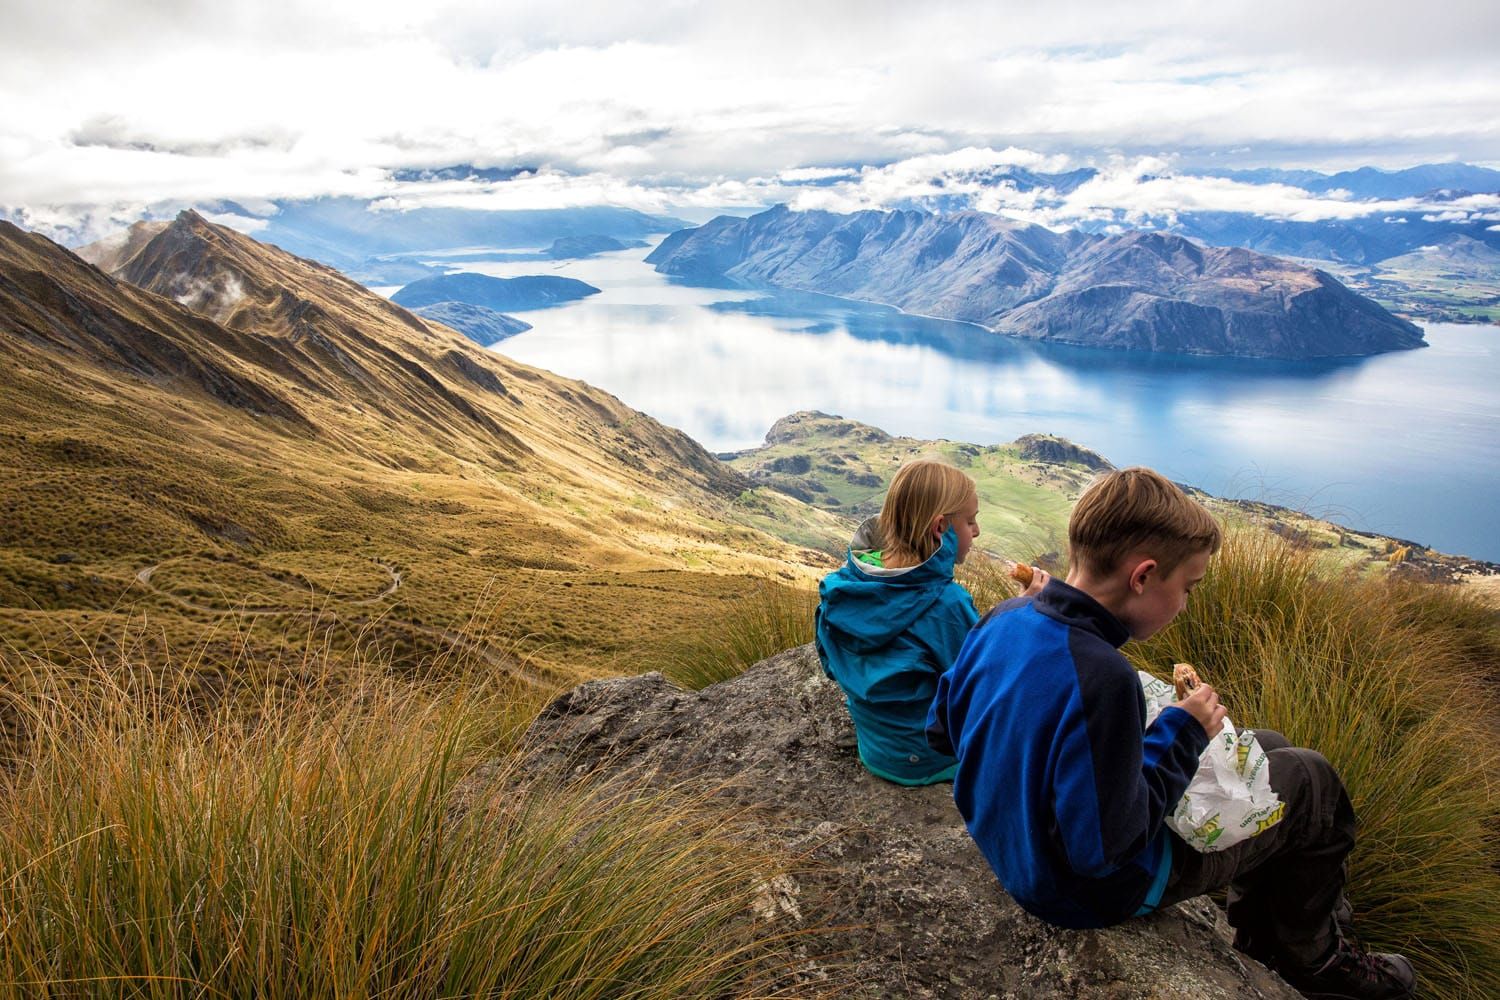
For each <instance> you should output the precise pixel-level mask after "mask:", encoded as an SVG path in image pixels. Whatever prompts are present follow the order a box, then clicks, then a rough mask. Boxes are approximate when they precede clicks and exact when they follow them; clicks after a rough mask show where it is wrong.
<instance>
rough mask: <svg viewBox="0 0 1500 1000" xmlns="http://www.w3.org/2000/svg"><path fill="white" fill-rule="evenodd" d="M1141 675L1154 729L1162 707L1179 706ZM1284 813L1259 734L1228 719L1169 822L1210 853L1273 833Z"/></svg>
mask: <svg viewBox="0 0 1500 1000" xmlns="http://www.w3.org/2000/svg"><path fill="white" fill-rule="evenodd" d="M1138 673H1139V674H1140V678H1141V692H1142V693H1143V694H1144V695H1145V696H1146V725H1148V726H1149V725H1150V724H1151V723H1152V721H1153V720H1154V719H1155V718H1156V716H1157V715H1158V714H1159V713H1160V712H1161V710H1162V709H1163V708H1166V707H1167V706H1168V705H1171V704H1175V703H1176V701H1177V698H1176V690H1175V689H1174V688H1173V687H1172V685H1171V684H1168V683H1167V682H1166V681H1163V680H1161V679H1159V678H1156V677H1153V676H1151V675H1150V674H1148V673H1146V672H1145V671H1144V670H1142V671H1138ZM1285 809H1286V806H1285V805H1284V804H1283V803H1282V801H1281V799H1280V798H1278V797H1277V795H1276V793H1275V792H1273V791H1272V790H1271V769H1270V762H1269V761H1268V760H1267V759H1266V752H1265V751H1264V750H1262V749H1261V746H1260V743H1259V742H1258V741H1257V740H1256V739H1255V731H1254V730H1252V729H1247V730H1246V731H1245V732H1243V733H1238V732H1236V731H1235V728H1234V726H1233V725H1232V724H1231V723H1230V721H1229V720H1228V719H1227V718H1226V719H1225V720H1224V728H1223V729H1221V730H1220V731H1219V735H1218V736H1215V737H1214V738H1213V740H1212V741H1210V742H1209V744H1208V749H1207V750H1205V751H1203V756H1202V757H1201V758H1200V759H1199V762H1198V773H1197V774H1195V775H1193V780H1192V781H1190V782H1189V783H1188V787H1187V792H1185V793H1184V794H1183V796H1182V800H1181V801H1180V802H1178V803H1177V808H1176V809H1174V810H1173V811H1172V815H1171V816H1170V817H1168V819H1167V823H1168V824H1170V825H1171V827H1172V830H1173V831H1174V832H1175V833H1176V834H1177V836H1179V837H1181V838H1182V839H1183V840H1185V841H1187V842H1188V844H1189V845H1190V846H1191V847H1192V848H1193V849H1194V850H1197V851H1200V852H1203V853H1205V854H1206V853H1208V852H1210V851H1222V850H1224V848H1226V847H1230V846H1233V845H1234V844H1238V843H1240V842H1241V841H1245V840H1249V839H1250V838H1251V837H1253V836H1255V835H1256V834H1258V833H1261V832H1262V831H1264V830H1268V829H1270V828H1271V827H1273V826H1275V825H1276V824H1277V823H1279V822H1281V816H1282V813H1283V812H1284V811H1285Z"/></svg>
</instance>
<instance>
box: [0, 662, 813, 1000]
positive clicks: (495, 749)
mask: <svg viewBox="0 0 1500 1000" xmlns="http://www.w3.org/2000/svg"><path fill="white" fill-rule="evenodd" d="M0 659H3V660H7V661H8V662H6V663H4V664H3V666H4V668H5V672H6V675H7V676H9V677H12V678H17V677H27V678H29V681H30V683H29V684H28V685H25V687H24V692H22V691H21V688H20V687H17V688H12V689H11V691H12V693H11V694H10V696H9V697H8V699H7V703H6V704H5V705H4V706H3V711H4V712H5V713H6V714H7V715H9V716H11V717H12V719H13V720H19V723H20V724H19V725H18V726H16V727H13V728H14V729H15V730H16V731H18V732H19V733H20V737H19V738H16V739H13V740H12V741H11V743H10V751H9V756H8V757H7V759H6V760H4V761H3V762H0V831H3V836H0V996H14V997H22V996H25V997H35V996H57V997H63V996H66V997H78V996H98V997H105V996H110V997H115V996H122V995H129V996H151V997H187V996H193V997H212V996H259V997H287V998H292V997H298V998H309V997H335V996H337V997H372V996H382V997H434V996H495V997H517V998H519V997H536V998H543V997H548V998H554V997H555V998H590V997H597V998H617V997H640V998H647V997H663V998H665V997H696V996H703V997H708V996H713V997H721V996H739V995H749V994H754V993H756V991H757V990H760V989H762V988H763V987H765V986H766V983H767V981H768V979H769V977H770V976H771V974H772V972H771V970H772V968H773V966H774V965H775V964H776V960H774V959H773V958H772V957H771V956H772V955H773V953H774V951H775V949H774V947H772V946H771V945H769V944H768V943H767V940H768V938H769V936H770V935H771V932H770V931H767V930H766V928H765V927H764V926H759V925H754V924H752V923H751V922H750V920H749V918H748V917H746V914H747V913H748V912H750V908H751V903H752V902H753V900H754V899H755V898H756V896H757V893H758V892H759V891H760V889H761V887H763V886H764V885H765V884H767V883H768V882H769V881H770V880H772V879H774V878H776V877H777V876H778V875H779V874H781V873H782V872H784V871H785V868H784V867H782V864H781V861H780V860H779V859H778V858H776V857H774V856H772V855H770V854H768V853H766V852H764V851H760V850H756V849H754V848H752V847H749V846H748V845H747V844H746V843H744V842H743V841H742V839H741V838H738V837H736V836H735V835H734V834H733V833H732V830H733V824H732V823H730V824H726V823H725V817H724V815H723V813H722V812H721V811H719V810H717V809H715V808H711V804H710V803H709V802H708V801H707V795H706V794H701V793H700V794H689V793H686V792H683V791H681V790H673V789H666V790H662V789H660V788H657V787H654V786H648V785H647V783H646V782H645V781H644V780H643V779H642V780H632V779H626V780H623V781H616V782H614V783H612V784H611V785H608V786H605V785H601V784H597V783H594V784H590V783H587V782H580V783H576V784H571V785H565V786H564V785H558V784H555V783H554V784H548V785H544V786H528V785H527V784H526V782H525V781H523V780H521V778H520V776H519V773H518V772H517V771H516V769H515V766H514V765H515V763H516V762H517V761H518V760H519V751H518V749H517V746H516V741H517V737H518V734H519V733H520V730H521V728H522V726H523V725H524V721H525V720H527V719H529V718H530V717H531V716H532V715H533V714H534V712H535V709H536V705H535V704H534V703H530V702H526V701H524V700H520V701H518V700H517V699H516V698H515V697H514V696H513V694H511V693H508V692H507V686H506V685H505V684H495V685H489V686H486V685H484V684H476V683H453V682H444V683H436V682H434V683H421V682H417V681H412V680H403V679H400V678H396V677H393V676H392V675H390V674H389V673H388V672H386V671H384V670H383V669H381V668H380V667H379V665H378V664H377V665H375V666H374V667H372V668H371V669H368V670H361V669H359V665H357V664H356V665H348V664H346V665H345V666H344V669H343V670H342V671H341V672H340V674H339V680H338V684H339V688H338V695H339V696H338V697H336V698H334V697H325V696H323V695H328V694H330V693H331V692H329V691H324V692H314V693H309V692H307V691H302V692H297V691H286V690H283V689H270V688H268V689H266V690H264V691H263V692H262V696H261V698H260V700H259V702H258V706H257V710H256V711H252V712H246V711H244V706H243V702H242V701H240V702H237V703H233V704H232V703H231V702H229V701H225V702H222V703H221V706H220V707H221V709H222V710H216V709H209V710H206V711H205V710H201V709H195V708H194V707H193V706H192V705H190V704H189V703H187V702H185V701H182V700H180V699H176V698H174V697H171V696H167V695H162V694H161V692H173V691H176V690H178V689H179V685H175V684H174V683H172V682H171V681H170V680H163V679H160V678H151V677H148V676H147V675H149V673H150V670H149V669H148V668H147V667H146V666H143V665H139V664H138V665H137V671H136V673H135V675H134V677H133V678H130V679H125V680H121V676H122V675H121V673H120V671H119V670H118V668H114V667H112V668H110V669H106V668H105V667H104V666H103V665H101V664H95V665H94V666H95V668H96V669H94V670H92V671H89V670H87V669H86V666H84V665H75V667H74V668H73V669H72V670H71V671H69V672H67V674H66V675H64V676H63V677H62V680H61V682H60V683H57V684H52V683H50V681H49V678H53V677H55V676H57V675H54V674H48V673H46V671H48V670H55V668H54V667H53V665H52V664H49V663H46V662H45V661H42V660H39V659H38V660H33V661H31V662H28V663H26V664H20V663H16V662H14V661H15V654H14V653H0ZM473 667H474V670H472V671H471V674H477V673H480V672H482V667H483V665H482V664H474V665H473ZM59 673H60V672H59ZM80 677H86V679H87V681H88V683H87V684H86V685H83V686H80V685H79V684H78V683H77V681H78V679H79V678H80ZM12 735H13V736H14V735H15V733H14V732H13V734H12Z"/></svg>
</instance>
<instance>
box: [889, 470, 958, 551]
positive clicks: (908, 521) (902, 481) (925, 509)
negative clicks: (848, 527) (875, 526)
mask: <svg viewBox="0 0 1500 1000" xmlns="http://www.w3.org/2000/svg"><path fill="white" fill-rule="evenodd" d="M978 497H979V491H978V489H977V488H976V487H975V486H974V480H972V479H970V478H969V477H968V476H966V475H964V474H963V473H962V472H959V471H958V470H957V469H955V468H954V467H953V466H951V465H948V464H946V463H943V462H938V461H935V460H933V459H919V460H917V461H915V462H908V463H907V464H906V465H903V466H902V467H901V469H900V471H899V472H897V473H896V478H895V479H893V480H891V488H890V491H889V492H888V493H886V496H885V506H883V507H881V508H880V539H881V547H882V549H883V550H884V556H885V562H886V565H897V566H900V565H911V566H915V565H917V564H918V563H922V562H926V561H927V558H928V557H929V556H931V555H932V554H933V553H934V552H936V551H937V549H938V546H939V545H940V544H941V542H940V541H939V540H938V539H936V538H934V537H933V536H932V533H931V531H930V530H929V529H930V528H931V527H932V519H933V518H935V517H951V516H952V515H954V514H957V513H958V512H959V511H960V510H962V509H963V508H964V505H965V504H967V503H969V502H970V501H971V500H977V499H978Z"/></svg>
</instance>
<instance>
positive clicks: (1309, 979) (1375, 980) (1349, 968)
mask: <svg viewBox="0 0 1500 1000" xmlns="http://www.w3.org/2000/svg"><path fill="white" fill-rule="evenodd" d="M1278 971H1279V972H1280V973H1281V975H1282V978H1284V979H1285V980H1286V981H1287V982H1288V983H1290V984H1291V985H1292V986H1293V987H1294V988H1295V989H1296V990H1297V991H1298V992H1299V993H1301V994H1302V995H1303V996H1304V997H1307V1000H1407V998H1408V997H1410V996H1411V995H1412V991H1413V990H1414V989H1415V988H1416V985H1417V976H1416V973H1414V972H1413V971H1412V967H1411V963H1410V962H1408V961H1407V960H1406V959H1405V958H1403V957H1402V956H1400V955H1388V954H1382V953H1377V952H1370V951H1363V950H1361V949H1359V948H1356V947H1355V946H1354V945H1352V944H1350V943H1349V942H1348V941H1342V940H1341V941H1339V943H1338V945H1337V946H1336V947H1335V948H1334V950H1333V955H1332V956H1330V957H1329V959H1328V961H1326V962H1324V963H1323V964H1322V965H1321V966H1319V967H1318V968H1317V969H1315V970H1310V971H1302V972H1298V971H1295V970H1293V969H1287V968H1282V969H1279V970H1278Z"/></svg>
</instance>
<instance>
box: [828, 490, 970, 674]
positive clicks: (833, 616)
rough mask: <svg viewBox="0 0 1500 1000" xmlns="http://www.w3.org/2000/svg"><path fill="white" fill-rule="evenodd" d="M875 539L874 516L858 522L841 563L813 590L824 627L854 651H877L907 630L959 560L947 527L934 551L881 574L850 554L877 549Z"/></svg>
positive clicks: (955, 541)
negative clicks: (909, 564)
mask: <svg viewBox="0 0 1500 1000" xmlns="http://www.w3.org/2000/svg"><path fill="white" fill-rule="evenodd" d="M878 539H879V531H878V529H877V528H876V524H875V519H874V518H871V519H870V520H868V521H866V522H865V523H864V524H861V525H860V526H859V530H858V531H856V532H855V533H854V538H853V540H852V541H851V542H850V545H849V554H848V556H847V558H846V560H845V562H844V565H843V566H842V567H841V568H840V569H838V570H837V571H836V572H833V573H830V574H829V575H828V576H826V577H824V578H823V583H822V585H821V586H820V587H819V588H818V590H819V595H820V596H821V598H822V616H823V623H824V625H825V626H827V627H828V628H831V629H836V630H837V631H839V632H841V633H843V634H844V636H845V641H846V642H847V643H848V645H849V647H850V648H851V649H855V650H873V649H878V648H880V647H882V646H884V645H886V644H887V643H889V642H890V641H891V640H892V639H894V638H895V637H896V636H898V635H900V634H901V633H902V632H904V631H905V630H906V629H907V628H909V627H910V626H911V624H912V622H914V621H916V620H917V619H918V618H919V617H921V615H922V614H923V613H925V612H926V611H927V609H928V608H930V607H931V606H932V604H933V602H935V601H936V600H937V599H938V598H939V597H941V596H942V593H943V589H944V588H945V587H947V585H948V584H949V583H951V582H952V581H953V566H954V560H955V559H956V558H957V557H958V535H957V533H956V532H955V531H954V530H953V528H952V527H951V526H950V527H949V528H948V529H947V530H946V531H944V532H943V541H942V544H941V545H939V546H938V550H937V551H936V552H934V553H933V554H932V555H931V556H929V557H928V558H927V560H926V561H925V562H922V563H920V564H918V565H916V566H912V567H909V568H904V569H896V570H893V569H884V570H882V569H877V568H875V567H872V566H866V565H864V564H862V563H860V562H859V560H857V559H856V558H855V553H856V552H864V551H868V550H870V549H873V548H876V547H877V546H878Z"/></svg>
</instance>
